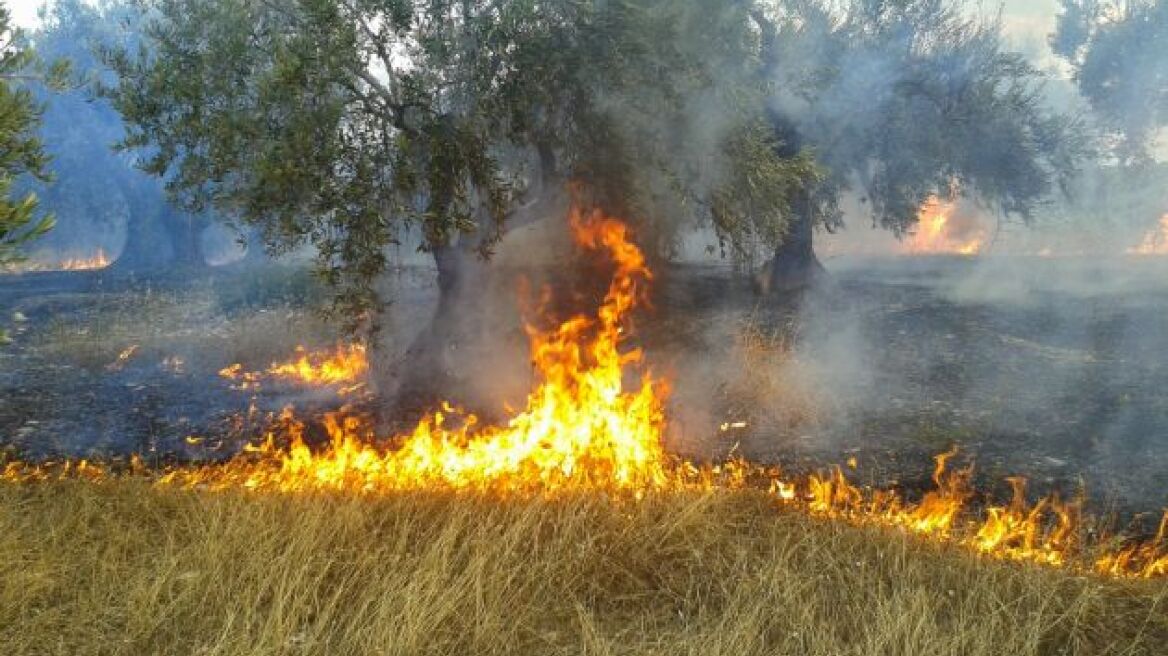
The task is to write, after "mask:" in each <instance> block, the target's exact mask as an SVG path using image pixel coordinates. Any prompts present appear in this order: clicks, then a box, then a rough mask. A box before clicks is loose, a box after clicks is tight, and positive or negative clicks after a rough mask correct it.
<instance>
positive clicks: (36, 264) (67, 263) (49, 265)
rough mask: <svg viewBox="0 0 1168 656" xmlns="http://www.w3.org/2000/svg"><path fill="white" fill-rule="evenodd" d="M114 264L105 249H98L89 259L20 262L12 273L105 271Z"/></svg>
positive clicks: (70, 258)
mask: <svg viewBox="0 0 1168 656" xmlns="http://www.w3.org/2000/svg"><path fill="white" fill-rule="evenodd" d="M111 263H112V260H110V259H109V257H108V256H106V254H105V249H103V248H99V249H97V253H96V254H94V255H91V256H88V257H66V258H65V259H63V260H57V261H56V262H49V261H41V260H39V259H37V260H32V261H27V262H20V263H18V264H16V265H14V266H12V267H10V269H9V270H10V271H11V272H15V273H24V272H35V271H90V270H93V269H104V268H106V267H107V266H109V265H110V264H111Z"/></svg>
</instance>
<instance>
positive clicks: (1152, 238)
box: [1127, 214, 1168, 255]
mask: <svg viewBox="0 0 1168 656" xmlns="http://www.w3.org/2000/svg"><path fill="white" fill-rule="evenodd" d="M1127 254H1128V255H1168V214H1165V215H1164V216H1162V217H1160V224H1159V225H1158V226H1157V227H1156V228H1154V229H1152V230H1149V231H1148V232H1147V234H1145V235H1144V239H1143V241H1141V242H1140V243H1139V245H1137V246H1133V247H1131V248H1129V249H1127Z"/></svg>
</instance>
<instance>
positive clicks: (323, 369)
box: [219, 344, 369, 395]
mask: <svg viewBox="0 0 1168 656" xmlns="http://www.w3.org/2000/svg"><path fill="white" fill-rule="evenodd" d="M296 354H297V357H295V358H294V359H292V360H290V361H288V362H273V363H272V365H271V366H270V367H268V368H267V370H265V371H262V372H259V371H247V370H246V369H244V368H243V365H242V364H239V363H235V364H231V365H228V366H226V367H224V368H222V369H220V370H219V376H220V377H221V378H226V379H227V380H230V381H231V382H232V386H233V387H234V388H235V389H239V390H255V389H259V388H260V387H261V381H262V380H263V379H264V378H265V377H267V378H274V379H278V380H284V381H288V382H294V383H302V384H306V385H345V386H344V387H342V388H341V389H340V390H339V391H340V392H341V393H342V395H343V394H347V393H350V392H352V391H354V390H356V389H358V388H360V387H361V385H362V383H361V382H360V381H361V379H362V378H364V376H365V374H366V373H367V372H368V371H369V360H368V358H367V357H366V354H365V345H364V344H349V345H345V344H337V346H336V348H335V349H334V350H332V351H328V350H323V351H309V350H308V349H306V348H305V347H303V346H297V347H296Z"/></svg>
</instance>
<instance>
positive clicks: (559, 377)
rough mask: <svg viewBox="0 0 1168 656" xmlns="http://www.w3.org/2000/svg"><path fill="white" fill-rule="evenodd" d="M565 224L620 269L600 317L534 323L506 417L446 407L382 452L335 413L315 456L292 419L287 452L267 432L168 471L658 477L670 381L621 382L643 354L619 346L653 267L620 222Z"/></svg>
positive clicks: (358, 481) (359, 478) (361, 483)
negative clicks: (531, 378) (514, 408)
mask: <svg viewBox="0 0 1168 656" xmlns="http://www.w3.org/2000/svg"><path fill="white" fill-rule="evenodd" d="M570 224H571V227H572V231H573V235H574V237H575V240H576V243H577V244H578V245H579V246H581V247H582V248H584V249H587V250H592V251H601V252H603V253H604V254H606V255H607V257H608V258H610V259H611V260H612V262H613V264H614V266H615V269H616V271H615V274H614V277H613V280H612V283H611V284H610V286H609V289H608V292H607V294H606V295H605V297H604V300H603V302H602V303H601V304H600V307H599V309H598V310H597V312H596V316H595V317H586V316H583V315H581V316H575V317H572V318H570V319H568V320H566V321H563V322H562V323H560V324H559V325H557V326H555V327H553V328H551V329H550V330H540V329H538V328H536V327H534V326H530V325H529V326H528V328H527V332H528V336H529V339H530V342H531V357H532V362H533V364H534V366H535V369H536V374H537V380H538V381H539V382H538V384H537V385H536V388H535V390H534V391H533V392H532V393H531V394H530V396H529V397H528V400H527V405H526V408H525V409H524V410H522V411H521V412H517V413H516V414H514V415H513V416H512V417H511V418H510V419H509V420H508V421H507V422H505V423H503V424H502V425H498V426H484V425H482V424H481V423H480V421H479V419H478V418H477V417H475V416H474V415H473V414H469V413H465V412H462V411H460V410H457V409H455V408H453V407H451V406H449V405H447V406H446V407H445V408H444V409H443V411H441V412H436V413H434V414H433V415H431V416H429V417H426V418H425V419H423V420H422V421H421V422H420V423H419V424H418V426H417V427H416V428H415V429H414V430H413V432H412V433H410V434H408V435H404V436H397V437H394V438H391V439H389V440H386V442H388V443H389V444H391V445H396V448H388V449H383V448H379V447H377V446H376V444H377V443H378V442H379V440H377V439H376V438H375V436H374V435H373V434H372V432H371V431H370V430H369V428H368V424H367V422H364V421H362V420H361V419H360V418H358V417H354V416H351V415H345V414H340V413H338V414H333V415H329V416H328V417H327V418H326V421H325V424H326V428H327V430H328V433H329V435H330V444H329V447H328V448H327V449H326V450H325V451H323V452H321V453H313V452H312V450H311V449H309V448H308V446H307V445H306V444H305V443H304V441H303V439H302V434H303V433H302V431H303V427H302V426H301V425H300V424H299V423H297V422H295V420H293V419H292V418H291V417H290V416H288V417H285V419H284V422H283V427H284V429H285V430H286V437H287V438H288V440H287V441H288V442H289V443H290V446H289V447H288V448H287V449H286V450H283V449H281V448H279V447H277V446H276V444H277V441H276V440H275V439H269V441H268V442H267V443H265V444H264V445H263V446H261V447H260V452H261V454H262V457H261V458H260V460H259V461H258V462H248V463H242V462H240V463H236V465H235V466H228V467H225V468H218V467H217V468H211V469H204V470H201V471H197V472H187V471H183V472H176V473H175V475H173V476H172V477H171V478H172V480H183V479H185V482H186V483H196V482H197V483H206V484H210V485H212V486H218V485H237V484H238V485H243V486H244V487H247V488H262V489H268V488H272V489H279V490H299V489H321V488H324V489H344V488H357V489H365V490H369V489H402V488H417V487H427V486H435V485H439V486H449V487H455V488H465V487H477V488H490V489H504V490H515V489H526V488H531V487H533V486H538V487H540V488H551V489H555V488H562V487H576V486H580V485H587V486H589V487H597V486H599V487H610V486H611V487H613V488H618V489H642V488H645V487H657V486H660V485H663V484H664V483H665V482H666V474H665V462H666V458H665V454H664V451H663V450H662V448H661V445H660V440H659V437H660V435H661V433H662V429H663V426H664V420H665V415H664V409H663V408H664V398H665V395H666V386H665V384H664V382H663V381H660V380H658V379H655V378H653V377H652V376H651V375H650V374H649V373H648V372H644V373H642V374H641V377H640V378H641V379H640V384H639V385H638V386H636V387H635V388H634V389H626V386H625V380H624V374H625V369H626V367H633V366H638V365H640V363H641V351H640V350H639V349H635V348H633V349H623V348H621V346H622V342H624V341H625V339H626V336H627V333H628V331H627V326H628V324H627V320H628V315H629V312H630V311H631V310H632V309H633V308H635V307H636V306H637V304H638V303H639V301H640V299H641V293H642V290H643V289H644V285H645V284H646V283H647V282H648V281H649V280H650V279H651V278H652V275H651V273H650V271H649V269H648V268H647V266H646V264H645V258H644V255H643V254H642V253H641V251H640V249H638V248H637V247H636V246H635V245H634V244H633V243H632V242H631V241H630V240H629V231H628V229H627V227H626V226H625V225H624V224H622V223H620V222H618V221H616V220H614V219H611V218H608V217H606V216H603V215H602V214H600V213H599V212H592V213H585V212H583V211H581V210H578V209H577V210H573V211H572V214H571V217H570ZM361 355H362V357H363V355H364V352H363V351H361ZM362 361H363V360H362ZM330 362H331V361H330ZM327 364H329V362H326V363H325V365H327ZM340 370H344V371H347V370H348V369H346V368H344V367H341V368H340ZM269 371H270V372H273V373H275V374H286V375H296V376H298V377H301V378H303V379H305V380H314V379H328V376H327V373H328V372H330V371H332V369H330V368H329V367H328V366H320V365H318V366H308V365H307V364H306V359H305V358H301V359H300V360H299V361H297V362H295V363H292V364H290V365H282V366H277V367H274V368H273V369H271V370H269Z"/></svg>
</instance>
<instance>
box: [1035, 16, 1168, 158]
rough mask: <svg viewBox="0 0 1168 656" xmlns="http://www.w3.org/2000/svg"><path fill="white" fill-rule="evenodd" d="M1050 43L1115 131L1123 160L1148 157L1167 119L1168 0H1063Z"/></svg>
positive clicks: (1114, 146) (1115, 150)
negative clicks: (1107, 0)
mask: <svg viewBox="0 0 1168 656" xmlns="http://www.w3.org/2000/svg"><path fill="white" fill-rule="evenodd" d="M1061 4H1062V13H1061V14H1060V15H1059V20H1058V24H1057V29H1056V31H1055V33H1054V34H1053V35H1052V36H1051V47H1052V49H1053V50H1054V51H1055V53H1056V54H1058V55H1060V56H1061V57H1063V58H1064V59H1065V60H1066V61H1068V62H1069V63H1070V64H1071V65H1072V66H1073V67H1074V69H1075V81H1076V82H1077V83H1078V87H1079V91H1080V93H1082V94H1083V96H1084V97H1085V98H1086V99H1087V101H1088V102H1089V103H1090V104H1091V107H1092V109H1094V111H1095V113H1096V116H1097V117H1098V118H1099V119H1100V122H1101V123H1102V124H1103V126H1104V127H1105V128H1106V129H1107V130H1108V132H1109V133H1110V135H1111V136H1112V137H1113V143H1112V144H1111V145H1112V151H1111V152H1112V154H1114V156H1115V157H1116V158H1117V160H1118V161H1119V162H1120V163H1123V164H1129V163H1138V162H1141V161H1144V160H1147V159H1148V158H1149V147H1150V146H1151V145H1152V143H1153V141H1154V138H1155V136H1156V132H1157V131H1158V130H1159V129H1160V128H1162V127H1164V126H1165V125H1166V124H1168V2H1165V1H1164V0H1135V1H1133V2H1122V3H1119V2H1116V3H1107V2H1100V1H1099V0H1061Z"/></svg>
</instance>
